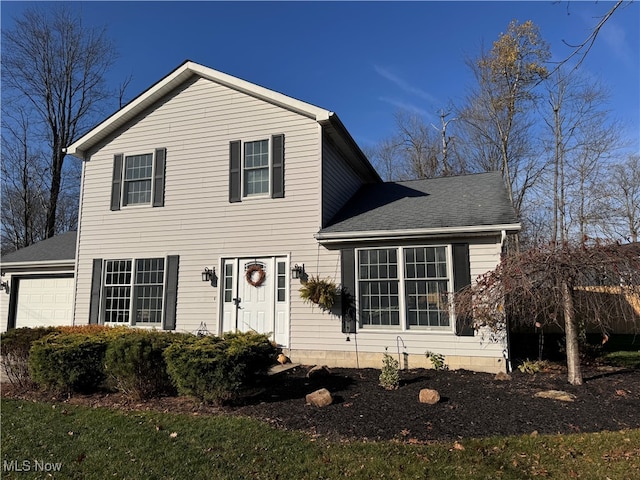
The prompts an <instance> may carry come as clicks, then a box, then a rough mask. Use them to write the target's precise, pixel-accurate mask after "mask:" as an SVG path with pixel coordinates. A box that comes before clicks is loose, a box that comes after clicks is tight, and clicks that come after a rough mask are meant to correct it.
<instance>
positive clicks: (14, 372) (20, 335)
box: [0, 327, 56, 388]
mask: <svg viewBox="0 0 640 480" xmlns="http://www.w3.org/2000/svg"><path fill="white" fill-rule="evenodd" d="M55 331H56V329H55V328H54V327H37V328H26V327H25V328H13V329H11V330H8V331H6V332H4V333H3V334H2V335H0V345H1V348H2V368H3V369H4V372H5V374H6V375H7V378H8V379H9V381H10V382H11V383H12V384H13V385H16V386H19V387H23V388H28V387H32V386H33V384H34V382H33V380H32V379H31V375H29V351H30V350H31V345H32V343H33V342H34V341H36V340H39V339H41V338H43V337H46V336H47V335H49V334H51V333H53V332H55Z"/></svg>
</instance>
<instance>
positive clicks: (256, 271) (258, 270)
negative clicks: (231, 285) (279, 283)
mask: <svg viewBox="0 0 640 480" xmlns="http://www.w3.org/2000/svg"><path fill="white" fill-rule="evenodd" d="M266 276H267V274H266V273H265V271H264V268H262V265H260V264H257V263H254V264H253V265H251V266H249V267H247V271H246V272H245V274H244V277H245V278H246V279H247V283H249V285H253V286H254V287H259V286H260V285H262V283H263V282H264V279H265V277H266Z"/></svg>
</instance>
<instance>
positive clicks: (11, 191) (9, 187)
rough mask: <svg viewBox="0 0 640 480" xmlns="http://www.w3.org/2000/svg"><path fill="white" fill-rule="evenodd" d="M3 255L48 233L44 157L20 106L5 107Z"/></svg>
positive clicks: (29, 122)
mask: <svg viewBox="0 0 640 480" xmlns="http://www.w3.org/2000/svg"><path fill="white" fill-rule="evenodd" d="M2 116H3V134H2V169H1V170H2V213H1V217H2V240H1V244H2V253H3V254H4V253H7V252H11V251H13V250H17V249H19V248H22V247H26V246H28V245H31V244H33V243H35V242H37V241H39V240H42V239H43V238H44V235H45V233H46V228H45V227H46V203H47V201H46V198H47V192H46V185H45V183H46V181H47V177H48V171H47V168H46V162H45V161H44V154H43V152H42V151H40V150H38V149H37V148H36V146H35V145H34V144H33V143H32V142H30V141H29V138H30V136H31V135H33V127H32V124H31V119H30V118H29V113H28V112H27V111H25V110H24V109H23V108H21V107H20V106H14V105H11V104H10V103H9V104H6V103H5V104H3V105H2Z"/></svg>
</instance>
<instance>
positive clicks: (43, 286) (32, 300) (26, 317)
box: [16, 277, 73, 328]
mask: <svg viewBox="0 0 640 480" xmlns="http://www.w3.org/2000/svg"><path fill="white" fill-rule="evenodd" d="M72 308H73V278H55V277H49V278H21V279H20V286H19V287H18V302H17V308H16V327H17V328H20V327H47V326H59V325H72V324H73V317H72Z"/></svg>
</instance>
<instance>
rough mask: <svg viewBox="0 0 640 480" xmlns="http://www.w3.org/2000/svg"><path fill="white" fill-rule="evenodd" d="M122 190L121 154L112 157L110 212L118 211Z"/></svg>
mask: <svg viewBox="0 0 640 480" xmlns="http://www.w3.org/2000/svg"><path fill="white" fill-rule="evenodd" d="M121 189H122V154H118V155H114V156H113V181H112V183H111V210H120V196H121Z"/></svg>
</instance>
